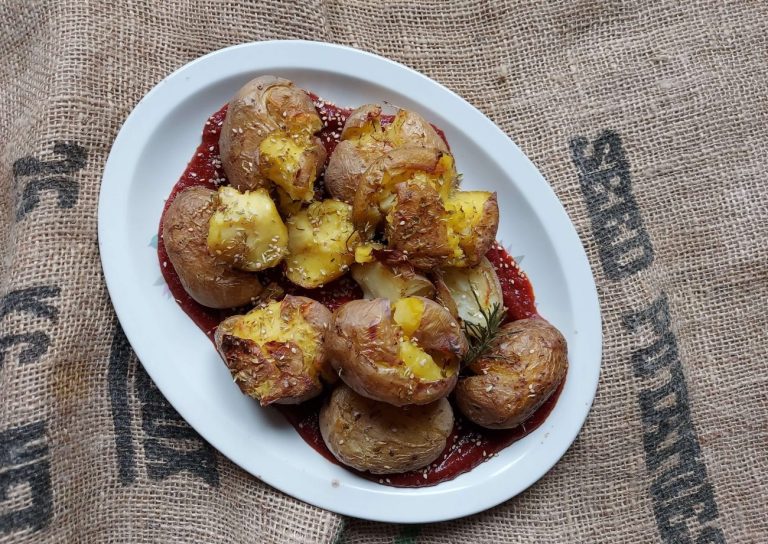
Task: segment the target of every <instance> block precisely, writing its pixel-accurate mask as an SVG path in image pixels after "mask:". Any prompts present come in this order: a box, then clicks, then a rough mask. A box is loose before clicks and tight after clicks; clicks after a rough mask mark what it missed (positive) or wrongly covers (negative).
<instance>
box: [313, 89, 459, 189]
mask: <svg viewBox="0 0 768 544" xmlns="http://www.w3.org/2000/svg"><path fill="white" fill-rule="evenodd" d="M341 140H342V141H341V142H340V143H339V145H338V146H336V149H335V150H334V152H333V154H332V155H331V157H330V159H329V161H328V168H327V169H326V171H325V184H326V187H328V190H329V191H330V193H331V195H333V197H334V198H337V199H339V200H343V201H344V202H347V203H349V204H352V203H353V202H354V199H355V193H356V192H357V189H358V186H359V185H360V183H361V181H362V178H363V175H364V174H365V172H366V171H367V170H368V168H370V167H371V165H373V164H374V162H376V160H378V159H379V158H380V157H382V156H383V155H385V154H387V153H389V152H390V151H392V150H393V149H396V148H399V147H422V148H429V149H433V150H436V151H438V152H441V153H448V152H449V151H448V146H447V145H446V143H445V141H443V139H442V138H441V137H440V136H439V135H438V134H437V132H436V131H435V129H434V128H433V127H432V125H430V124H429V122H427V120H426V119H424V118H423V117H422V116H421V115H419V114H418V113H415V112H412V111H407V110H400V111H399V112H398V114H397V115H396V116H395V119H394V120H393V121H392V123H391V124H390V125H389V126H388V127H385V128H382V126H381V108H380V107H379V106H377V105H374V104H366V105H363V106H360V107H359V108H357V109H355V110H353V111H352V113H350V115H349V117H348V118H347V121H346V123H344V128H343V130H342V132H341Z"/></svg>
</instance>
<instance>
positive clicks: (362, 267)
mask: <svg viewBox="0 0 768 544" xmlns="http://www.w3.org/2000/svg"><path fill="white" fill-rule="evenodd" d="M351 274H352V279H354V280H355V281H356V282H357V284H358V285H359V286H360V288H361V289H362V290H363V295H364V296H365V298H368V299H374V298H386V299H388V300H389V301H390V302H391V303H393V304H394V303H395V302H397V301H398V300H400V299H401V298H406V297H410V296H420V297H426V298H431V297H433V296H434V294H435V288H434V286H433V285H432V282H431V281H429V280H428V279H427V278H426V277H425V276H422V275H421V274H419V273H417V272H415V271H414V270H413V268H411V267H410V266H408V265H399V266H388V265H386V264H384V263H381V262H379V261H373V262H369V263H366V264H353V265H352V268H351Z"/></svg>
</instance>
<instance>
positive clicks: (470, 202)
mask: <svg viewBox="0 0 768 544" xmlns="http://www.w3.org/2000/svg"><path fill="white" fill-rule="evenodd" d="M445 210H446V212H447V214H448V227H449V229H450V235H449V237H450V238H454V237H455V240H456V241H455V243H456V245H458V251H457V252H456V253H457V254H456V255H454V258H453V259H451V260H450V261H449V262H448V263H447V264H448V265H449V266H474V265H476V264H477V263H479V262H480V259H482V258H483V256H484V255H485V254H486V253H487V252H488V250H489V249H490V248H491V246H492V245H493V243H494V242H495V241H496V231H497V230H498V228H499V204H498V201H497V200H496V193H490V192H487V191H457V192H455V193H453V194H452V195H451V196H450V197H449V198H448V199H447V200H446V201H445Z"/></svg>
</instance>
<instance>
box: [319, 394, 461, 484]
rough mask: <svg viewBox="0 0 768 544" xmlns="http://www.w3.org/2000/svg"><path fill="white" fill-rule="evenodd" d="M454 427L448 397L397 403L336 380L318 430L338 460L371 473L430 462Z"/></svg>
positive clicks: (385, 471) (412, 467)
mask: <svg viewBox="0 0 768 544" xmlns="http://www.w3.org/2000/svg"><path fill="white" fill-rule="evenodd" d="M452 429H453V409H452V408H451V404H450V403H449V402H448V400H447V399H445V398H442V399H440V400H438V401H437V402H433V403H432V404H427V405H422V406H414V405H411V406H405V407H397V406H392V405H390V404H386V403H383V402H378V401H375V400H372V399H369V398H366V397H363V396H362V395H358V394H357V393H355V392H354V391H353V390H352V389H351V388H350V387H348V386H347V385H344V384H340V385H339V386H338V387H337V388H336V389H335V390H334V391H333V393H332V394H331V396H330V398H329V399H328V401H327V402H326V403H325V404H324V405H323V407H322V408H321V409H320V434H321V435H322V437H323V441H324V442H325V444H326V446H328V449H329V450H330V451H331V453H332V454H333V455H334V457H336V458H337V459H338V460H339V461H341V462H342V463H344V464H345V465H348V466H351V467H352V468H355V469H357V470H361V471H368V472H371V473H373V474H393V473H398V472H407V471H409V470H416V469H420V468H423V467H425V466H427V465H429V464H430V463H431V462H432V461H434V460H435V459H437V458H438V457H439V456H440V454H441V453H442V451H443V450H444V449H445V446H446V443H447V440H448V436H449V435H450V433H451V430H452Z"/></svg>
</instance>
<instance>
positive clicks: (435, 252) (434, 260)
mask: <svg viewBox="0 0 768 544" xmlns="http://www.w3.org/2000/svg"><path fill="white" fill-rule="evenodd" d="M394 194H395V200H394V203H393V205H392V207H391V209H390V211H389V213H388V214H387V216H386V220H387V224H386V236H387V240H388V246H389V248H391V249H393V250H395V251H399V252H402V253H403V254H405V255H407V256H408V261H409V262H411V263H412V264H413V266H415V267H417V268H421V269H424V270H429V269H432V268H435V267H445V266H453V267H466V266H474V265H475V264H477V263H478V262H480V259H482V257H483V255H485V253H486V252H487V251H488V249H489V248H490V247H491V244H493V242H494V240H495V239H496V230H497V228H498V226H499V208H498V205H497V202H496V194H495V193H488V192H483V191H459V192H456V193H453V194H451V195H450V196H448V197H447V198H443V197H442V196H441V195H440V193H439V192H438V190H437V189H436V188H435V186H434V185H433V184H432V183H428V182H424V181H423V180H417V179H411V180H408V181H403V182H400V183H398V184H397V185H396V186H395V191H394Z"/></svg>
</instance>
